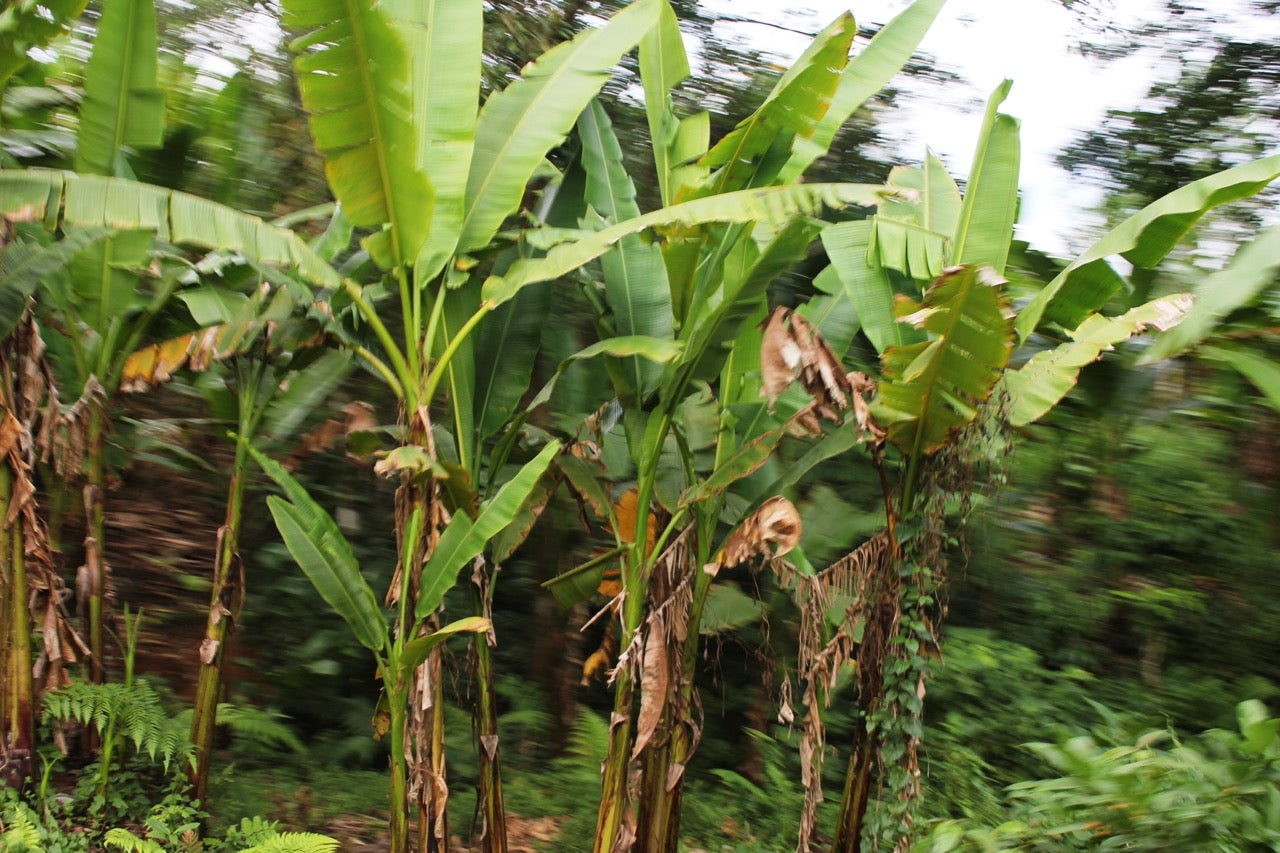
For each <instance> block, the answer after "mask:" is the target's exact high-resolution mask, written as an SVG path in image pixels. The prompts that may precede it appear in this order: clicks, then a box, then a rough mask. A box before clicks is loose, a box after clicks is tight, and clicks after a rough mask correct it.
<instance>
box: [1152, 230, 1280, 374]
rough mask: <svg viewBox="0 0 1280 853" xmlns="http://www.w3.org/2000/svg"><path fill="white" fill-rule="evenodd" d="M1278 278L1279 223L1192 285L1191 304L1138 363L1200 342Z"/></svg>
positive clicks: (1154, 360) (1167, 356) (1279, 273)
mask: <svg viewBox="0 0 1280 853" xmlns="http://www.w3.org/2000/svg"><path fill="white" fill-rule="evenodd" d="M1277 278H1280V226H1272V227H1271V228H1267V229H1264V230H1263V231H1260V232H1259V233H1258V235H1257V236H1256V237H1254V238H1253V240H1251V241H1250V242H1248V243H1246V244H1245V245H1244V246H1243V247H1242V248H1241V249H1240V250H1239V251H1237V252H1236V253H1235V255H1234V256H1233V257H1232V258H1231V261H1230V262H1229V263H1228V264H1227V266H1226V267H1224V268H1223V269H1221V270H1219V271H1217V272H1215V273H1213V274H1212V275H1209V276H1207V277H1205V278H1202V279H1201V280H1200V281H1199V282H1197V284H1196V288H1195V304H1194V305H1192V306H1191V310H1190V311H1189V312H1188V313H1187V316H1186V317H1185V318H1183V320H1182V322H1181V323H1179V324H1178V325H1177V326H1176V327H1175V328H1173V329H1170V330H1169V331H1168V332H1166V333H1165V334H1163V335H1161V336H1160V337H1159V338H1157V339H1156V342H1155V344H1154V345H1153V346H1152V347H1151V348H1150V349H1148V350H1147V351H1146V352H1145V353H1143V355H1142V358H1141V359H1139V363H1140V364H1150V363H1152V362H1156V361H1159V360H1161V359H1164V358H1169V357H1170V356H1175V355H1181V354H1182V353H1184V352H1186V351H1187V350H1189V349H1191V348H1192V347H1194V346H1195V345H1196V344H1198V343H1200V342H1201V341H1203V340H1204V339H1205V338H1206V337H1208V336H1209V335H1210V334H1211V333H1212V332H1213V329H1214V327H1215V326H1217V324H1218V322H1219V321H1220V320H1222V319H1223V318H1224V317H1226V316H1227V315H1228V314H1230V313H1231V312H1232V311H1235V310H1237V309H1239V308H1243V307H1244V306H1246V305H1248V304H1249V303H1250V302H1252V301H1253V300H1254V299H1255V298H1257V296H1258V295H1259V294H1261V293H1262V292H1263V291H1264V290H1266V289H1267V288H1269V287H1271V286H1272V285H1274V284H1275V283H1276V280H1277Z"/></svg>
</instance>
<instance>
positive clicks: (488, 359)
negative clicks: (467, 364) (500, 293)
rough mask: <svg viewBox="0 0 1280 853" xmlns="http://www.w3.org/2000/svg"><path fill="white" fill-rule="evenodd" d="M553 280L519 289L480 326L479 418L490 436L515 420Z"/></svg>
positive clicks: (480, 429) (481, 432)
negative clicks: (514, 416)
mask: <svg viewBox="0 0 1280 853" xmlns="http://www.w3.org/2000/svg"><path fill="white" fill-rule="evenodd" d="M553 287H554V285H553V284H552V283H551V282H549V281H545V282H542V283H541V284H535V285H533V286H532V287H526V288H525V289H524V290H521V291H520V292H519V293H518V294H516V297H515V298H514V299H512V300H511V301H510V302H505V303H503V304H502V305H499V306H498V308H497V310H496V311H494V312H493V314H492V315H491V316H490V317H489V318H488V319H487V320H486V322H484V323H482V324H481V325H480V327H479V328H478V329H477V330H476V332H475V335H476V345H475V348H476V390H475V411H476V415H475V423H476V429H477V430H478V433H477V435H478V437H479V438H481V439H484V438H488V437H489V436H491V435H493V434H495V433H496V432H498V431H499V430H500V429H502V427H503V425H505V424H506V423H507V422H508V421H510V420H511V416H512V415H514V414H515V412H516V407H517V406H519V405H520V400H521V398H523V397H524V395H525V393H526V392H527V391H528V390H529V381H530V379H531V378H532V376H533V369H534V365H535V363H536V362H537V360H538V359H537V355H538V350H539V344H540V342H541V340H542V329H543V326H544V325H545V324H546V322H547V316H548V312H549V311H550V308H551V302H552V290H553Z"/></svg>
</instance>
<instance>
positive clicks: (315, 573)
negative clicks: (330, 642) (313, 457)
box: [241, 439, 387, 653]
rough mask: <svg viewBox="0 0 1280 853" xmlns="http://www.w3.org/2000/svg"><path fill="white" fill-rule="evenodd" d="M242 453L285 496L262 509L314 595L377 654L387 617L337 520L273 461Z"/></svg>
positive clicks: (254, 451)
mask: <svg viewBox="0 0 1280 853" xmlns="http://www.w3.org/2000/svg"><path fill="white" fill-rule="evenodd" d="M241 441H244V439H241ZM248 450H249V455H250V456H252V457H253V459H254V461H255V462H257V463H258V464H259V465H260V466H262V470H263V471H264V472H266V474H267V476H268V477H270V478H271V479H272V480H273V481H275V483H276V485H277V486H279V487H280V488H281V490H283V491H284V493H285V496H286V497H287V498H288V500H287V501H286V500H284V499H282V498H280V497H279V496H277V495H271V496H269V497H268V498H267V507H268V508H269V509H270V510H271V517H272V518H273V519H275V522H276V527H277V528H278V529H279V531H280V536H281V538H283V539H284V544H285V547H286V548H288V549H289V553H290V554H291V555H292V556H293V559H294V560H295V561H296V562H297V563H298V567H299V568H301V569H302V571H303V574H305V575H306V576H307V579H308V580H310V581H311V584H312V585H313V586H314V587H315V588H316V591H317V592H318V593H320V597H321V598H323V599H324V600H325V602H326V603H328V605H329V606H330V607H332V608H333V609H334V611H335V612H336V613H337V614H338V615H339V616H341V617H342V618H343V619H344V620H346V623H347V625H348V626H350V628H351V632H352V633H353V634H354V635H355V637H356V639H357V640H358V641H359V642H360V645H362V646H364V647H365V648H366V649H369V650H370V651H372V652H375V653H378V652H381V651H383V649H384V647H385V646H386V644H387V619H386V617H385V616H384V615H383V613H382V609H381V608H380V607H378V599H377V597H376V596H375V595H374V594H373V589H371V588H370V586H369V583H368V581H366V580H365V579H364V576H363V575H362V574H360V566H359V564H358V563H357V562H356V557H355V554H354V553H352V551H351V545H350V544H349V543H348V542H347V539H346V537H345V536H343V535H342V531H341V530H340V529H339V528H338V524H337V522H335V521H334V520H333V518H332V517H331V516H330V515H329V513H327V512H325V510H324V508H323V507H321V506H320V504H318V503H316V502H315V499H314V498H312V497H311V495H309V494H308V493H307V490H306V489H305V488H303V486H302V484H301V483H299V482H298V481H297V480H295V479H294V478H293V476H292V475H291V474H290V473H289V472H288V471H286V470H285V469H284V468H283V467H281V465H280V464H279V463H278V462H276V461H275V460H273V459H271V458H269V457H267V456H266V455H265V454H263V453H262V452H261V451H259V450H258V449H257V448H255V447H252V446H250V447H249V448H248Z"/></svg>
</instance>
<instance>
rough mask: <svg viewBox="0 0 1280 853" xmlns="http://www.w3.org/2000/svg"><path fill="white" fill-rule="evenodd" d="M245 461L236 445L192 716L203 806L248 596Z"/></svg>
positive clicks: (196, 784)
mask: <svg viewBox="0 0 1280 853" xmlns="http://www.w3.org/2000/svg"><path fill="white" fill-rule="evenodd" d="M247 456H248V454H247V452H246V451H245V445H244V443H243V442H237V443H236V457H235V463H234V465H235V467H234V469H233V471H232V475H231V483H230V485H229V486H228V488H227V506H226V515H225V517H224V521H223V525H222V527H221V528H219V530H218V541H217V547H216V555H215V557H214V566H213V588H212V590H211V592H210V596H209V615H208V619H207V620H206V622H205V629H204V640H203V641H202V642H201V643H200V651H199V659H200V670H199V676H198V678H197V680H196V697H195V705H194V708H193V712H192V716H191V743H192V744H193V745H194V746H195V763H194V765H193V766H192V767H191V769H190V771H189V774H188V780H189V781H190V784H191V796H192V797H193V798H195V799H196V800H198V801H200V803H201V804H202V805H203V804H205V798H206V795H207V793H208V786H209V767H210V764H211V762H212V759H213V738H214V733H215V729H216V727H217V722H218V699H219V698H220V696H221V694H222V666H223V660H224V659H225V654H226V644H227V642H228V636H229V632H228V628H229V627H230V626H231V625H233V624H234V623H235V620H236V619H237V618H238V617H239V615H240V614H239V611H240V604H241V601H242V598H243V595H244V583H243V578H242V577H241V575H242V573H243V566H242V565H241V563H240V555H239V553H238V550H237V547H238V544H239V539H240V521H241V516H242V511H243V506H244V481H245V465H246V463H247ZM237 569H239V571H237Z"/></svg>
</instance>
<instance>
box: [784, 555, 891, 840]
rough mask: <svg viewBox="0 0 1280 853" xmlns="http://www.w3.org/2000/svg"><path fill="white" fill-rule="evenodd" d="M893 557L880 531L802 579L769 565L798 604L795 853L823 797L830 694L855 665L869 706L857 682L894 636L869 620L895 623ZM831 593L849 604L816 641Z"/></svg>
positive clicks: (809, 832) (788, 706)
mask: <svg viewBox="0 0 1280 853" xmlns="http://www.w3.org/2000/svg"><path fill="white" fill-rule="evenodd" d="M893 557H894V549H893V543H892V540H891V538H890V537H889V534H888V531H881V532H880V533H878V534H876V535H875V536H873V537H871V538H870V539H869V540H867V541H866V542H864V543H862V545H860V546H858V547H857V548H856V549H854V550H853V551H852V552H850V553H849V554H848V555H847V556H845V557H844V558H842V559H840V560H839V561H837V562H835V563H833V564H832V565H830V566H828V567H827V568H826V569H823V570H822V571H821V572H818V573H817V574H816V575H812V576H810V575H801V574H799V573H797V572H794V571H791V570H789V569H788V568H786V567H778V566H776V565H775V569H776V570H777V571H778V574H779V582H780V583H781V584H782V585H784V586H792V587H793V588H795V589H796V592H797V595H798V597H799V599H800V632H799V634H800V636H799V642H800V650H799V662H798V663H799V669H800V678H801V680H802V681H803V683H804V690H803V692H802V694H801V702H802V704H803V705H804V707H805V714H804V719H803V721H802V723H801V738H800V774H801V782H802V784H803V785H804V790H805V797H804V804H803V806H802V809H801V814H800V834H799V845H798V848H797V849H799V850H801V851H807V850H809V846H810V844H811V841H812V838H813V834H814V831H815V830H816V828H817V819H818V805H819V804H820V803H821V802H822V801H823V799H824V797H823V792H822V765H823V760H824V758H825V749H826V732H825V727H824V725H823V722H822V709H823V708H824V707H827V706H828V705H829V704H830V701H831V692H832V691H833V690H834V689H835V686H836V682H837V679H838V677H839V674H840V670H841V669H842V668H844V667H845V666H847V665H849V664H850V663H851V662H855V661H856V666H857V673H858V677H859V685H858V686H859V690H858V692H859V699H860V700H861V703H862V705H863V707H864V708H866V707H868V703H869V702H871V701H874V698H873V697H872V696H870V695H869V694H868V693H864V688H865V689H866V690H868V691H873V690H875V689H877V685H876V684H874V683H867V684H865V685H864V683H863V682H864V676H865V675H866V674H867V669H868V668H874V669H875V670H876V672H879V671H880V667H881V666H882V663H883V655H884V652H885V649H886V647H887V637H888V636H891V635H892V633H891V632H890V633H889V634H883V632H882V631H880V630H878V629H875V628H873V627H872V624H871V623H872V622H873V621H875V620H876V618H877V616H878V617H879V618H881V619H884V618H886V617H887V618H889V619H890V620H891V621H893V624H894V625H895V626H896V618H895V616H894V614H896V589H897V573H896V571H895V567H894V560H893ZM835 596H841V597H845V598H848V599H849V603H848V604H847V605H846V606H845V609H844V618H843V619H842V620H841V621H840V624H838V625H837V626H835V630H834V632H833V633H832V636H831V639H830V640H828V641H827V642H826V643H824V642H823V640H822V637H823V634H824V628H825V625H826V621H827V612H828V611H829V610H830V608H831V603H832V600H833V598H834V597H835ZM891 596H892V598H893V599H894V601H895V606H894V610H893V614H889V613H886V612H885V611H884V610H883V604H884V602H885V601H887V600H888V599H889V598H890V597H891ZM860 622H865V624H864V627H863V638H862V642H861V644H859V643H856V642H855V641H854V630H855V628H856V627H857V625H858V624H859V623H860ZM881 635H883V636H884V638H885V641H884V642H880V641H879V640H878V639H877V637H879V636H881ZM784 699H786V701H785V703H784V704H783V706H782V708H781V709H780V712H779V713H780V714H785V715H787V716H790V717H791V718H794V711H793V710H792V709H791V703H790V699H789V691H788V693H787V696H785V697H784Z"/></svg>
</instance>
